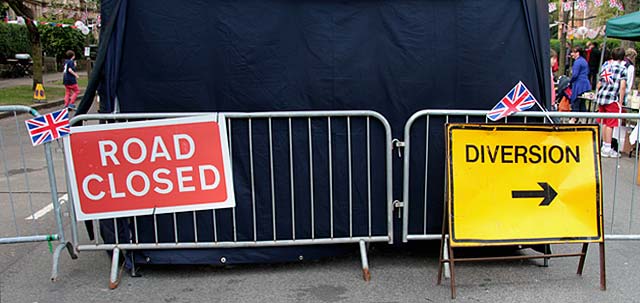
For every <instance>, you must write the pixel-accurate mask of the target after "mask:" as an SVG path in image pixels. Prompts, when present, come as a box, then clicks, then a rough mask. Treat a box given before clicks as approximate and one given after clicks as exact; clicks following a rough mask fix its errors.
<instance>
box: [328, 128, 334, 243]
mask: <svg viewBox="0 0 640 303" xmlns="http://www.w3.org/2000/svg"><path fill="white" fill-rule="evenodd" d="M327 138H328V141H329V142H328V144H327V148H328V155H329V215H330V222H331V223H330V227H331V239H333V159H332V152H331V150H332V147H331V117H327Z"/></svg>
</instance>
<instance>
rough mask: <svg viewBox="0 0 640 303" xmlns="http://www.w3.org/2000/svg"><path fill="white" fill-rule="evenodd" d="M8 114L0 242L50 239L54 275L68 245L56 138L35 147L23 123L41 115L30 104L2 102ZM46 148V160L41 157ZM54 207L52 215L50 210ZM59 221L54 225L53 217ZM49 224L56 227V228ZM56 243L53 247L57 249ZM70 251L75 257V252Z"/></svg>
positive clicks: (0, 134)
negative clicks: (55, 153) (55, 157)
mask: <svg viewBox="0 0 640 303" xmlns="http://www.w3.org/2000/svg"><path fill="white" fill-rule="evenodd" d="M0 112H2V113H9V114H8V115H7V114H4V115H6V118H5V119H2V120H0V163H1V164H0V170H1V171H2V179H1V180H0V188H1V189H0V197H2V198H1V199H0V205H2V209H3V211H2V214H1V215H0V228H1V230H0V244H16V243H27V242H45V241H46V242H49V244H50V246H49V248H50V250H51V252H52V253H53V268H52V274H51V279H52V280H55V278H56V277H57V272H58V268H57V267H58V258H59V256H60V253H61V252H62V250H63V249H64V248H71V246H70V245H68V244H67V243H66V239H65V234H64V229H63V221H62V214H61V204H62V203H64V202H65V201H66V200H65V198H64V196H60V197H59V196H58V186H57V182H56V174H55V165H54V162H53V157H52V151H51V145H52V142H47V143H44V144H43V145H42V146H37V147H33V146H31V141H30V139H29V135H28V131H27V129H26V126H25V123H24V121H25V120H27V119H30V118H31V117H34V116H39V115H40V114H39V113H38V112H37V111H36V110H35V109H33V108H31V107H27V106H19V105H16V106H0ZM41 150H44V161H43V160H42V158H40V157H39V156H38V155H39V154H40V152H41ZM49 211H53V216H48V215H47V214H48V212H49ZM52 218H53V220H55V223H51V222H50V221H51V219H52ZM51 226H54V227H53V228H52V227H51ZM54 242H55V249H54V248H53V246H54ZM69 253H70V254H71V256H72V257H73V258H75V257H76V256H75V254H74V253H73V251H72V250H69Z"/></svg>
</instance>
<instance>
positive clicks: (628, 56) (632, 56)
mask: <svg viewBox="0 0 640 303" xmlns="http://www.w3.org/2000/svg"><path fill="white" fill-rule="evenodd" d="M636 56H638V53H637V52H636V50H635V49H633V48H627V50H626V51H625V52H624V61H625V63H626V65H627V91H626V92H625V94H624V105H625V106H628V102H627V100H629V98H628V96H629V94H630V93H631V89H632V88H633V83H634V82H633V81H634V75H635V72H636V69H635V66H634V64H635V62H636Z"/></svg>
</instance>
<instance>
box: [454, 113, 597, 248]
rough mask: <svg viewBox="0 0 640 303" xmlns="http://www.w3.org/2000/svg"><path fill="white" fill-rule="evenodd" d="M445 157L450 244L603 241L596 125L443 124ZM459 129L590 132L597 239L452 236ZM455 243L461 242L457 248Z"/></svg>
mask: <svg viewBox="0 0 640 303" xmlns="http://www.w3.org/2000/svg"><path fill="white" fill-rule="evenodd" d="M446 129H447V134H446V141H447V146H446V157H447V162H448V163H447V183H448V185H447V189H448V190H447V211H448V216H449V220H448V221H449V226H448V227H449V236H450V237H451V238H450V239H451V240H450V244H451V245H452V246H458V247H469V246H475V245H474V244H477V246H485V245H496V246H497V245H520V244H539V243H545V244H560V243H584V242H592V243H597V242H602V241H604V235H603V228H604V226H603V212H602V169H601V166H600V157H598V155H600V145H599V138H600V135H599V129H598V126H597V125H545V124H467V123H448V124H447V125H446ZM460 129H472V130H493V131H527V130H536V131H548V132H551V133H553V132H576V131H588V132H591V138H592V143H591V145H592V147H593V154H594V162H593V165H594V171H595V176H594V177H595V182H596V197H595V203H596V216H597V218H596V220H597V236H591V237H560V238H558V237H553V238H521V239H465V238H463V239H460V238H457V237H456V233H455V215H454V212H453V209H454V207H453V205H454V201H455V198H454V196H453V188H454V180H453V175H452V172H453V169H454V167H453V159H452V151H451V148H452V145H453V142H452V139H453V138H452V132H453V131H455V130H460ZM457 243H460V244H462V243H464V244H462V245H456V244H457Z"/></svg>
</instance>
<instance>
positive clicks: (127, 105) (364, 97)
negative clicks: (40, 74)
mask: <svg viewBox="0 0 640 303" xmlns="http://www.w3.org/2000/svg"><path fill="white" fill-rule="evenodd" d="M547 9H548V7H547V1H528V0H511V1H496V0H468V1H448V0H447V1H444V0H441V1H403V0H394V1H186V2H176V1H167V0H158V1H153V2H149V1H139V0H138V1H136V0H103V1H102V14H103V16H102V20H104V21H105V23H104V24H103V27H102V30H103V35H102V37H101V43H102V45H101V46H100V55H99V58H98V61H97V62H96V70H95V71H94V77H92V79H91V81H90V84H89V89H88V91H89V93H87V94H85V96H84V98H83V100H82V103H81V104H80V106H79V109H78V113H83V112H86V111H87V110H88V109H89V107H90V105H91V104H90V103H91V101H90V100H92V99H93V95H92V94H91V91H92V90H91V88H97V87H99V93H100V94H101V102H100V110H101V112H105V113H107V112H112V111H113V110H114V108H115V103H114V102H115V100H116V98H117V101H118V106H119V110H120V111H121V112H125V113H138V112H196V111H208V112H211V111H216V112H257V111H292V110H295V111H305V110H364V109H366V110H374V111H377V112H379V113H381V114H382V115H384V116H385V117H386V118H387V119H388V121H389V123H390V124H391V127H392V132H393V136H394V137H396V138H402V133H403V127H404V124H405V123H406V121H407V119H408V118H409V117H410V116H411V115H412V114H413V113H414V112H416V111H419V110H421V109H483V110H488V109H490V108H492V107H493V106H494V105H495V104H496V103H497V101H498V100H499V99H500V98H501V97H503V96H504V95H505V93H506V92H507V91H509V90H510V89H511V88H512V87H513V86H514V85H515V84H516V83H517V82H518V81H522V82H523V83H525V85H526V86H527V87H528V88H529V90H531V92H532V93H533V95H534V96H535V97H536V98H537V99H538V100H540V101H541V102H542V103H543V104H548V102H549V98H550V97H549V94H548V92H549V91H550V83H549V76H548V75H549V60H548V58H549V54H548V52H549V42H548V41H549V31H548V20H547V15H548V13H547ZM323 129H324V128H323ZM239 131H242V129H240V130H239ZM431 131H432V132H435V131H437V132H442V130H441V129H440V130H438V129H432V130H431ZM235 144H242V143H237V142H234V145H235ZM294 145H295V143H294ZM438 145H440V144H438ZM442 145H443V144H442ZM240 148H242V146H234V150H239V149H240ZM443 155H444V152H440V153H433V154H431V153H430V159H431V157H434V160H433V161H430V163H436V164H437V163H440V165H444V161H443V160H442V157H443ZM377 157H381V155H377ZM412 157H413V155H412ZM416 158H420V155H417V156H416ZM423 158H424V156H423ZM394 161H397V162H396V163H394V167H395V169H394V181H398V182H394V195H393V196H394V197H398V198H399V197H400V196H401V194H400V193H401V183H400V180H401V178H400V175H401V171H400V167H401V163H400V161H401V159H397V158H396V160H394ZM234 165H235V164H234ZM234 169H235V167H234ZM303 170H304V168H303ZM433 170H434V172H433V173H435V174H442V173H443V172H444V168H443V167H438V165H435V166H434V167H433ZM430 173H431V172H430ZM422 174H424V173H422ZM383 177H384V176H382V175H378V176H376V178H383ZM379 180H380V179H378V181H379ZM430 180H440V181H439V182H438V181H436V182H433V184H429V188H430V189H433V191H431V193H432V194H433V195H434V197H437V198H435V199H433V203H436V205H435V209H434V211H433V212H431V214H430V217H429V222H432V224H431V225H430V226H428V230H429V231H431V232H433V233H439V232H440V223H441V214H442V212H441V204H442V202H443V201H442V197H443V194H442V189H443V182H444V177H442V178H433V177H431V179H430ZM243 186H246V182H244V181H243V180H242V179H241V180H238V181H237V182H236V187H237V188H236V191H237V192H238V191H240V192H242V191H243V190H245V189H243V188H242V187H243ZM345 186H346V185H345V184H344V183H341V182H337V183H336V187H337V188H335V189H334V190H335V192H345V191H346V190H347V189H346V188H344V187H345ZM238 187H240V188H238ZM421 195H423V194H421V193H418V194H416V195H412V196H414V197H417V196H421ZM239 196H242V193H240V195H239ZM381 203H382V204H381V205H377V206H376V207H381V208H382V209H384V203H388V201H383V202H381ZM430 203H431V201H430ZM240 215H241V216H243V215H246V214H240ZM377 215H378V216H386V213H381V214H377ZM241 219H242V218H241ZM185 224H189V222H185ZM191 224H192V225H193V223H191ZM396 224H397V222H396ZM285 225H286V224H285ZM385 228H386V227H385V226H375V227H374V230H376V229H377V230H378V232H377V234H380V233H384V230H385ZM169 229H171V230H172V227H169ZM395 229H396V231H398V229H399V228H395ZM282 232H283V233H285V234H286V233H287V232H288V231H287V230H286V227H285V228H284V229H283V230H282ZM289 233H290V232H289ZM108 234H109V233H106V234H105V233H103V236H105V239H106V238H109V235H108ZM397 239H399V238H398V237H396V242H399V240H397ZM291 249H296V250H300V249H303V248H299V247H298V248H291ZM323 249H324V250H327V249H332V248H331V247H321V248H320V249H319V250H320V251H321V250H323ZM220 251H223V250H222V249H219V250H207V251H206V254H209V255H212V256H215V255H216V254H218V255H221V254H222V253H221V252H220ZM258 251H260V253H258ZM264 251H265V250H264V249H260V250H257V249H248V250H247V249H245V250H239V251H234V253H237V254H240V255H242V256H243V257H239V259H242V260H245V261H247V262H249V261H251V260H254V261H261V260H264V259H270V260H273V259H274V258H275V259H278V258H279V257H278V256H281V258H280V259H282V260H288V259H289V258H288V257H286V256H287V255H288V256H294V255H295V254H287V253H284V250H280V252H279V253H275V254H273V255H271V256H270V257H269V258H262V257H257V255H258V254H263V253H264ZM167 253H168V254H170V255H169V256H171V257H167V258H164V260H169V261H168V262H172V263H185V262H186V263H189V262H197V261H195V260H196V259H198V260H201V259H205V260H208V261H210V260H215V259H216V257H212V258H208V257H207V258H200V257H196V256H195V254H196V252H193V251H189V253H182V254H178V253H175V252H173V253H172V252H171V251H169V252H163V253H158V254H167ZM192 253H193V254H192ZM252 253H253V254H255V256H256V258H252V257H251V254H252ZM324 253H325V252H322V253H320V254H324ZM267 254H268V253H267ZM165 256H167V255H165ZM263 256H264V255H263ZM159 259H162V258H159Z"/></svg>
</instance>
